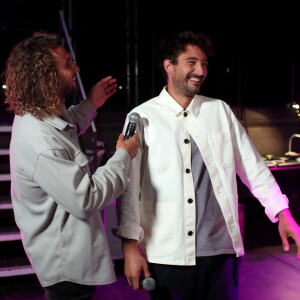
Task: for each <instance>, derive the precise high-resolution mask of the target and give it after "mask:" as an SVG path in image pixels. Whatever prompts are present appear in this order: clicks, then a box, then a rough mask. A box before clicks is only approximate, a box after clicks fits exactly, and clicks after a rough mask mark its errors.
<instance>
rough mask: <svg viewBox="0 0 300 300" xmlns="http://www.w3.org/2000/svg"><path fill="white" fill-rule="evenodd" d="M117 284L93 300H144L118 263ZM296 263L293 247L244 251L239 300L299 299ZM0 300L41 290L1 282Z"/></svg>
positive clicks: (31, 283)
mask: <svg viewBox="0 0 300 300" xmlns="http://www.w3.org/2000/svg"><path fill="white" fill-rule="evenodd" d="M115 268H116V273H117V276H118V280H117V282H115V283H113V284H110V285H107V286H98V287H97V292H96V295H95V300H99V299H100V300H102V299H103V300H131V299H135V300H148V299H150V298H149V295H148V294H147V292H145V291H143V290H139V291H133V290H132V289H131V288H130V287H129V286H128V284H127V282H126V281H125V278H124V276H123V274H122V261H117V262H116V264H115ZM299 283H300V260H298V259H297V258H296V247H295V245H294V244H293V245H291V251H290V252H288V253H284V251H283V249H282V246H281V245H279V246H272V247H263V248H256V249H253V250H248V251H246V255H245V256H243V257H242V263H241V269H240V286H241V296H240V300H253V299H255V300H260V299H263V300H282V299H284V300H296V299H300V296H299V295H300V284H299ZM0 299H2V300H12V299H13V300H25V299H30V300H42V299H43V289H42V288H41V287H40V285H39V283H38V280H37V278H36V277H35V276H34V275H28V276H20V277H14V278H1V280H0Z"/></svg>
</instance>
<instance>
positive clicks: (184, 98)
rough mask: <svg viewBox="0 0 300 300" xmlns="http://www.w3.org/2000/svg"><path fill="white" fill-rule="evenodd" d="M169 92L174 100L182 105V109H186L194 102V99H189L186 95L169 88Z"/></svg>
mask: <svg viewBox="0 0 300 300" xmlns="http://www.w3.org/2000/svg"><path fill="white" fill-rule="evenodd" d="M166 89H167V92H168V93H169V94H170V95H171V96H172V98H173V99H174V100H175V101H176V102H177V103H178V104H179V105H180V106H182V108H184V109H186V108H187V107H188V106H189V105H190V103H191V102H192V100H193V98H194V97H187V96H184V95H179V94H177V93H176V92H175V91H174V90H173V89H172V88H170V87H169V86H167V88H166Z"/></svg>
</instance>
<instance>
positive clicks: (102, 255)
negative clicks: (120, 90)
mask: <svg viewBox="0 0 300 300" xmlns="http://www.w3.org/2000/svg"><path fill="white" fill-rule="evenodd" d="M77 72H79V67H78V66H77V64H76V63H75V62H73V61H72V59H71V57H70V55H69V53H68V52H67V51H66V50H65V48H64V47H63V46H62V43H61V41H60V39H59V37H58V36H57V35H55V34H49V33H35V34H34V35H33V36H32V37H29V38H26V39H24V40H23V41H21V42H20V43H19V44H18V45H16V46H15V47H14V48H13V49H12V51H11V54H10V56H9V58H8V60H7V68H6V72H5V76H6V77H5V78H6V86H7V90H6V100H5V102H6V103H7V104H8V109H9V110H11V111H13V112H14V113H15V118H14V123H13V130H12V138H11V144H10V166H11V197H12V203H13V208H14V214H15V220H16V224H17V225H18V227H19V228H20V231H21V236H22V241H23V245H24V248H25V251H26V253H27V256H28V258H29V260H30V261H31V264H32V266H33V268H34V269H35V271H36V274H37V276H38V278H39V280H40V282H41V285H42V286H43V287H44V288H45V290H46V298H47V299H91V297H92V295H93V293H94V288H95V285H102V284H108V283H111V282H113V281H115V274H114V271H113V267H112V262H111V257H110V253H109V248H108V243H107V239H106V235H105V230H104V227H103V223H102V220H101V215H100V211H101V209H102V208H103V207H104V206H105V205H107V204H108V203H109V202H111V201H112V200H114V199H115V198H116V197H117V196H119V195H120V193H121V192H122V191H123V190H124V189H125V187H126V186H127V183H128V176H127V173H128V170H129V166H130V162H131V159H132V158H133V157H134V156H135V155H136V153H137V150H138V142H137V136H136V135H135V136H133V137H132V138H131V139H129V140H127V141H125V140H124V136H123V135H120V137H119V139H118V141H117V145H116V153H115V155H114V156H113V157H112V158H111V159H110V160H109V161H108V162H107V164H106V165H105V166H103V167H100V168H98V169H97V170H96V171H95V172H94V174H91V172H90V169H89V166H88V159H87V157H86V156H85V154H84V153H83V152H82V151H81V149H80V145H79V142H78V138H77V136H78V135H80V134H82V133H84V132H85V130H86V129H87V128H88V127H89V125H90V123H91V121H92V120H93V118H94V117H95V115H96V111H97V108H99V107H101V106H102V105H103V104H104V103H105V101H106V100H107V99H108V98H109V97H111V96H112V95H113V94H114V93H115V92H116V86H117V84H116V79H113V78H112V77H111V76H108V77H106V78H104V79H102V80H101V81H99V82H98V83H96V85H95V86H94V87H93V88H92V89H91V91H90V92H89V94H88V97H87V99H86V100H83V101H82V102H80V103H79V104H78V105H76V106H70V107H69V109H66V107H65V101H66V97H67V96H69V95H72V94H73V93H75V92H77V91H78V85H77V81H76V73H77Z"/></svg>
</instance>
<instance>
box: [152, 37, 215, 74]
mask: <svg viewBox="0 0 300 300" xmlns="http://www.w3.org/2000/svg"><path fill="white" fill-rule="evenodd" d="M188 45H195V46H198V47H199V48H200V49H201V50H202V51H204V53H205V54H206V55H207V57H210V56H212V55H213V54H214V53H215V49H214V46H213V44H212V41H211V39H210V38H209V37H208V36H206V35H205V34H203V33H194V32H192V31H182V32H179V33H178V34H176V35H173V36H171V37H168V38H164V39H163V40H162V41H161V42H160V43H159V45H158V51H157V64H158V66H159V68H160V69H161V71H162V73H163V76H164V78H165V79H167V74H166V71H165V69H164V67H163V64H164V60H165V59H169V60H170V61H171V62H172V64H174V65H177V63H178V56H179V55H180V54H181V53H183V52H184V51H186V48H187V46H188Z"/></svg>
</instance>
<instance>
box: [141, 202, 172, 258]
mask: <svg viewBox="0 0 300 300" xmlns="http://www.w3.org/2000/svg"><path fill="white" fill-rule="evenodd" d="M177 215H178V212H177V204H176V203H153V202H150V201H143V202H142V205H141V225H142V227H143V229H144V233H145V236H144V240H143V242H144V246H145V250H146V252H151V253H156V254H172V253H174V252H175V251H176V249H177V240H178V232H177V226H178V224H177V218H178V217H177Z"/></svg>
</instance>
